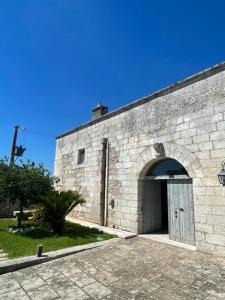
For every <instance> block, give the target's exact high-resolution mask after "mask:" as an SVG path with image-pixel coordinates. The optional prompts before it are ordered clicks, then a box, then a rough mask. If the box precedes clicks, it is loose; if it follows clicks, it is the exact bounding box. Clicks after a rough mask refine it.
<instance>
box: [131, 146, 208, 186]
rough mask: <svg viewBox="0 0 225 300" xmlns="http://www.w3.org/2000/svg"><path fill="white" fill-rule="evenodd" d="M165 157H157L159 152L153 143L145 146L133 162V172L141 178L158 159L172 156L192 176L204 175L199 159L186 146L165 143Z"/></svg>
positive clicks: (135, 176) (134, 175)
mask: <svg viewBox="0 0 225 300" xmlns="http://www.w3.org/2000/svg"><path fill="white" fill-rule="evenodd" d="M163 147H164V151H165V157H164V156H163V157H157V153H156V151H155V149H154V147H153V145H151V146H149V147H147V148H145V149H144V150H143V151H142V152H141V153H140V154H139V156H138V158H137V159H136V161H135V162H134V164H133V167H131V169H132V174H133V177H134V178H135V179H136V180H137V179H141V178H143V177H144V176H145V174H146V171H147V170H148V169H149V168H150V167H151V165H152V164H154V163H155V162H156V161H158V160H161V159H165V158H172V159H175V160H177V161H178V162H179V163H180V164H182V165H183V167H184V168H185V169H186V170H187V172H188V174H189V176H190V177H191V178H197V177H203V171H202V167H201V164H200V162H199V159H198V158H197V157H196V156H195V155H194V154H193V153H192V152H191V151H190V150H188V149H186V148H185V147H184V146H181V145H178V144H175V143H163Z"/></svg>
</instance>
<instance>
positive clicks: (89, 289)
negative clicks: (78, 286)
mask: <svg viewBox="0 0 225 300" xmlns="http://www.w3.org/2000/svg"><path fill="white" fill-rule="evenodd" d="M83 290H84V291H85V292H86V293H87V294H89V295H90V296H91V297H93V298H94V299H101V298H103V297H104V296H107V295H109V294H111V291H110V289H109V288H107V287H105V286H104V285H102V284H101V283H98V282H94V283H92V284H90V285H86V286H84V287H83Z"/></svg>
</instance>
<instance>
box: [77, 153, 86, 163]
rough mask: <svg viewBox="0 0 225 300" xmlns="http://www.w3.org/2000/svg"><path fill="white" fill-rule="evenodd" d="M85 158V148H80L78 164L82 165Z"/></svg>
mask: <svg viewBox="0 0 225 300" xmlns="http://www.w3.org/2000/svg"><path fill="white" fill-rule="evenodd" d="M84 159H85V149H80V150H79V151H78V159H77V164H78V165H81V164H83V163H84Z"/></svg>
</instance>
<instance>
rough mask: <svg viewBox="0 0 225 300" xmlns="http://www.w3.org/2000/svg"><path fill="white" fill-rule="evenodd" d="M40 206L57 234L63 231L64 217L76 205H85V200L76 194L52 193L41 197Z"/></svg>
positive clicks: (69, 191)
mask: <svg viewBox="0 0 225 300" xmlns="http://www.w3.org/2000/svg"><path fill="white" fill-rule="evenodd" d="M41 200H42V201H41V206H42V208H43V212H44V215H45V217H46V218H47V220H48V221H49V223H50V224H51V226H52V229H53V231H54V232H55V233H57V234H62V233H63V231H64V224H65V217H66V215H67V214H68V213H69V212H71V210H72V209H74V207H75V206H77V205H78V204H83V203H85V200H84V199H83V198H82V196H81V195H80V194H79V193H78V192H74V191H71V190H68V191H52V192H49V193H48V194H47V195H45V196H43V197H41Z"/></svg>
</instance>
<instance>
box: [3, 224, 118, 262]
mask: <svg viewBox="0 0 225 300" xmlns="http://www.w3.org/2000/svg"><path fill="white" fill-rule="evenodd" d="M16 225H17V221H16V220H15V219H0V249H3V251H4V252H6V253H7V255H8V257H9V258H16V257H21V256H29V255H34V254H35V252H36V247H37V245H38V244H41V245H43V251H44V252H47V251H53V250H58V249H63V248H67V247H72V246H78V245H83V244H88V243H93V242H97V241H101V240H108V239H111V238H113V235H110V234H107V233H103V232H101V231H99V230H97V229H94V228H88V227H84V226H81V225H78V224H74V223H71V222H68V221H67V222H66V224H65V231H64V234H63V235H57V234H55V233H54V232H53V231H52V228H51V227H50V226H49V224H48V223H43V222H32V221H24V222H23V228H24V229H25V230H24V232H17V233H13V232H9V229H10V228H14V226H16Z"/></svg>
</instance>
